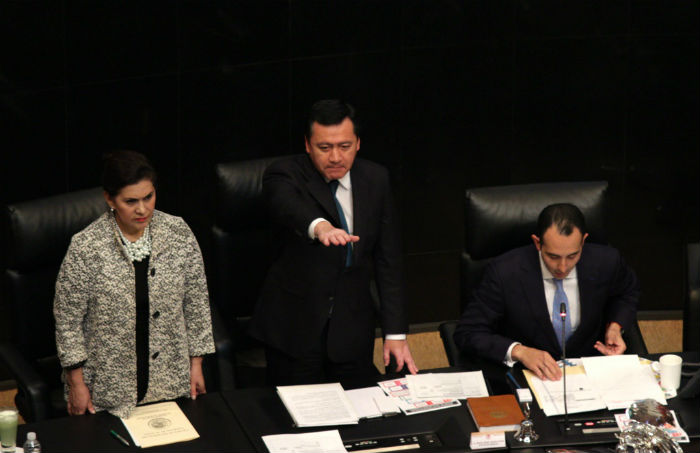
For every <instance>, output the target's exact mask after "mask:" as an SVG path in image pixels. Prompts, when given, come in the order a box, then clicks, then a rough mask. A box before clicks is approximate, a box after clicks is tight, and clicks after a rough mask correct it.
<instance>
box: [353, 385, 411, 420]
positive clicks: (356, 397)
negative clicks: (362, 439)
mask: <svg viewBox="0 0 700 453" xmlns="http://www.w3.org/2000/svg"><path fill="white" fill-rule="evenodd" d="M345 394H346V395H347V397H348V399H349V400H350V402H351V403H352V405H353V407H354V408H355V412H357V416H358V417H360V418H376V417H381V416H382V415H384V414H383V413H382V410H381V408H380V407H379V406H378V405H377V401H376V400H377V398H381V399H388V398H389V397H388V396H386V395H385V394H384V392H383V391H382V389H380V388H379V387H378V386H376V385H375V386H374V387H365V388H361V389H354V390H346V391H345ZM393 406H394V410H393V412H394V413H395V412H399V408H398V407H397V406H396V405H395V404H394V405H393Z"/></svg>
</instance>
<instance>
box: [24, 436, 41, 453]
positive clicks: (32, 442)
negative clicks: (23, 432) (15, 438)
mask: <svg viewBox="0 0 700 453" xmlns="http://www.w3.org/2000/svg"><path fill="white" fill-rule="evenodd" d="M24 451H25V452H26V453H41V444H40V443H39V441H38V440H36V433H33V432H29V433H27V441H26V442H24Z"/></svg>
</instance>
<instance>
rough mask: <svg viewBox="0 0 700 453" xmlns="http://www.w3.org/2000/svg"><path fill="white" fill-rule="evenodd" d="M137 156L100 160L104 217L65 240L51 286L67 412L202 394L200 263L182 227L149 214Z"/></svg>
mask: <svg viewBox="0 0 700 453" xmlns="http://www.w3.org/2000/svg"><path fill="white" fill-rule="evenodd" d="M155 184H156V172H155V170H154V169H153V167H152V166H151V164H150V163H149V162H148V160H147V159H146V157H145V156H143V155H142V154H139V153H136V152H133V151H118V152H114V153H110V154H108V155H106V156H105V158H104V169H103V175H102V185H103V188H104V197H105V200H106V202H107V205H108V206H109V211H108V212H106V213H105V214H103V215H102V216H100V217H99V218H98V219H97V220H95V221H94V222H93V223H91V224H90V225H88V226H87V227H86V228H85V229H84V230H82V231H81V232H79V233H77V234H76V235H75V236H73V239H72V240H71V244H70V247H69V248H68V252H67V253H66V257H65V258H64V260H63V264H62V265H61V269H60V271H59V273H58V278H57V281H56V295H55V299H54V316H55V318H56V346H57V350H58V356H59V359H60V361H61V365H62V366H63V368H64V373H63V379H64V383H65V392H66V401H67V403H68V413H69V414H71V415H77V414H83V413H85V411H88V412H93V413H94V412H95V411H99V410H108V411H109V412H111V413H113V414H115V415H117V416H120V417H124V416H128V414H129V412H130V411H131V409H133V407H134V406H135V405H137V404H141V403H148V402H153V401H160V400H166V399H174V398H178V397H181V396H185V395H190V396H191V397H192V398H193V399H194V398H196V396H197V395H198V394H202V393H206V388H205V385H204V377H203V375H202V356H203V355H204V354H210V353H213V352H214V341H213V337H212V330H211V316H210V312H209V296H208V292H207V284H206V277H205V275H204V264H203V261H202V255H201V252H200V250H199V245H198V244H197V240H196V239H195V237H194V235H193V234H192V231H191V230H190V228H189V227H188V226H187V224H186V223H185V222H184V221H183V220H182V219H181V218H179V217H174V216H171V215H168V214H165V213H163V212H160V211H157V210H155V204H156V188H155Z"/></svg>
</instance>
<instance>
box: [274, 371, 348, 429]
mask: <svg viewBox="0 0 700 453" xmlns="http://www.w3.org/2000/svg"><path fill="white" fill-rule="evenodd" d="M277 393H278V394H279V396H280V399H281V400H282V402H283V403H284V405H285V407H286V408H287V411H288V412H289V415H291V417H292V420H294V424H295V425H296V426H298V427H307V426H334V425H351V424H355V423H357V422H358V421H359V417H358V415H357V413H356V412H355V408H354V407H353V405H352V403H350V400H349V399H348V397H347V396H346V395H345V390H343V387H342V386H341V385H340V383H337V382H336V383H333V384H313V385H288V386H282V387H277Z"/></svg>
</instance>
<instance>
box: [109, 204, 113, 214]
mask: <svg viewBox="0 0 700 453" xmlns="http://www.w3.org/2000/svg"><path fill="white" fill-rule="evenodd" d="M109 212H111V213H112V214H114V208H113V207H111V206H110V207H109Z"/></svg>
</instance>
